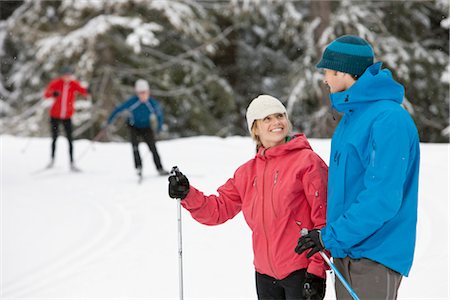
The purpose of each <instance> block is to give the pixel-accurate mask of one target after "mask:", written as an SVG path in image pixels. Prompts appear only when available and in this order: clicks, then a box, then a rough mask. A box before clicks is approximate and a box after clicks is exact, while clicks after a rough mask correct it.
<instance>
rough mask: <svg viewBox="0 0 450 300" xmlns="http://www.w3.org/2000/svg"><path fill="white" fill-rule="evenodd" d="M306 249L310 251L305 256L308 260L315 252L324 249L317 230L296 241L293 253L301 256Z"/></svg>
mask: <svg viewBox="0 0 450 300" xmlns="http://www.w3.org/2000/svg"><path fill="white" fill-rule="evenodd" d="M308 249H311V251H309V252H308V254H307V255H306V257H307V258H310V257H311V256H313V255H314V254H316V253H317V252H319V251H322V250H323V249H325V246H324V245H323V242H322V237H321V236H320V230H319V229H313V230H311V231H310V232H308V233H307V234H305V235H302V236H301V237H300V238H299V239H298V244H297V247H295V252H297V253H298V254H302V253H303V252H304V251H305V250H308Z"/></svg>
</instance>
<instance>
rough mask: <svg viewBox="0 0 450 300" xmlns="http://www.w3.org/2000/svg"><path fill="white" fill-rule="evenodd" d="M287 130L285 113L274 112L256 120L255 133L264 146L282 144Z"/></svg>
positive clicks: (287, 123) (287, 124)
mask: <svg viewBox="0 0 450 300" xmlns="http://www.w3.org/2000/svg"><path fill="white" fill-rule="evenodd" d="M288 132H289V122H288V120H287V118H286V116H285V114H281V113H276V114H271V115H268V116H267V117H265V118H264V119H260V120H256V130H255V134H256V135H257V136H259V139H260V141H261V143H262V144H263V146H264V148H266V149H267V148H270V147H274V146H278V145H281V144H284V142H285V139H286V136H287V135H288Z"/></svg>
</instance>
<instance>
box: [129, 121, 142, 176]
mask: <svg viewBox="0 0 450 300" xmlns="http://www.w3.org/2000/svg"><path fill="white" fill-rule="evenodd" d="M128 128H129V133H130V142H131V147H132V149H133V157H134V167H135V168H136V169H137V170H141V169H142V161H141V156H140V155H139V140H138V132H137V129H136V128H135V127H133V126H128Z"/></svg>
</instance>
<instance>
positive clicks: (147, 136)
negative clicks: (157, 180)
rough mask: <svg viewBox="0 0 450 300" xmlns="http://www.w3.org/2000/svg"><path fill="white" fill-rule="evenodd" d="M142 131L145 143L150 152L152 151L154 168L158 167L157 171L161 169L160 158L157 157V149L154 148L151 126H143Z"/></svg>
mask: <svg viewBox="0 0 450 300" xmlns="http://www.w3.org/2000/svg"><path fill="white" fill-rule="evenodd" d="M142 133H143V138H144V141H145V143H146V144H147V145H148V148H149V149H150V152H152V155H153V162H154V163H155V166H156V169H158V171H161V170H163V167H162V164H161V159H160V157H159V154H158V150H157V149H156V144H155V136H154V134H153V130H152V129H151V128H145V129H143V131H142Z"/></svg>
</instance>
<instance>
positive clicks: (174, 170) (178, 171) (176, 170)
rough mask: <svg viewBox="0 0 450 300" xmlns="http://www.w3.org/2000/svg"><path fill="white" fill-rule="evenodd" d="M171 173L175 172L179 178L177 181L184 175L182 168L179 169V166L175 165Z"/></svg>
mask: <svg viewBox="0 0 450 300" xmlns="http://www.w3.org/2000/svg"><path fill="white" fill-rule="evenodd" d="M170 173H171V174H175V177H176V178H177V181H179V180H180V177H181V176H182V174H181V172H180V169H178V167H177V166H173V167H172V170H171V171H170Z"/></svg>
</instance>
